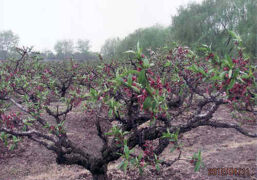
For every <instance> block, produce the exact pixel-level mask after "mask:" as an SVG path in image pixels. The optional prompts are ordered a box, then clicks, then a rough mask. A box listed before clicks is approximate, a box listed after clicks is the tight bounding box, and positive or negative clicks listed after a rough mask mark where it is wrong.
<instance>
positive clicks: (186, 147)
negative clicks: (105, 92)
mask: <svg viewBox="0 0 257 180" xmlns="http://www.w3.org/2000/svg"><path fill="white" fill-rule="evenodd" d="M70 116H71V118H68V119H71V121H67V122H66V125H67V126H71V130H70V131H69V136H70V137H71V138H72V139H73V140H75V141H76V142H82V143H80V144H79V145H80V146H82V147H84V148H86V149H88V150H89V151H93V152H95V155H97V151H96V150H97V149H99V148H100V146H101V141H100V140H99V139H98V138H97V136H96V135H95V127H94V123H93V122H92V119H93V118H90V117H89V118H84V117H83V115H81V114H79V113H77V112H73V113H71V114H70ZM213 120H215V121H225V122H236V121H237V123H238V122H239V121H242V120H238V119H236V120H232V119H231V115H230V110H229V109H228V108H226V107H221V108H220V109H219V110H218V112H217V113H215V116H214V118H213ZM243 127H245V128H247V129H249V131H251V132H255V133H256V131H257V123H256V121H255V122H252V121H251V122H249V123H246V124H245V125H243ZM180 142H181V143H182V144H183V153H182V156H181V158H182V159H186V158H188V157H191V156H192V155H193V153H194V152H197V151H198V150H199V149H201V150H202V158H203V163H204V167H203V168H201V170H200V172H197V173H195V172H194V168H193V166H192V165H191V164H190V163H189V161H185V160H180V161H177V162H175V163H174V164H173V165H172V166H171V167H165V166H162V167H161V171H160V172H157V171H156V170H154V168H152V167H148V168H147V169H146V170H145V172H144V174H143V176H139V174H138V173H137V171H133V170H130V171H128V172H127V174H126V175H125V174H124V173H123V172H122V171H120V170H118V169H117V168H116V167H117V165H118V164H119V162H120V160H118V161H117V162H114V163H111V164H110V165H109V167H108V169H109V171H108V176H109V178H110V179H118V180H121V179H147V180H148V179H167V180H173V179H174V180H180V179H181V180H186V179H197V180H201V179H203V180H207V179H224V180H225V179H257V139H254V138H249V137H246V136H244V135H242V134H240V133H238V132H236V131H235V130H233V129H214V128H211V127H200V128H197V129H194V130H192V131H191V132H188V133H186V134H184V135H183V137H182V138H181V139H180ZM170 148H171V145H170V146H169V147H168V148H167V149H166V150H165V151H164V152H163V153H162V155H161V156H160V159H165V160H168V161H172V160H173V159H174V158H176V157H177V155H178V151H174V152H173V153H170ZM230 167H232V168H245V169H247V168H248V171H249V173H250V176H249V175H246V176H235V175H232V176H230V175H227V176H222V175H216V176H209V175H208V169H210V168H230ZM91 177H92V176H91V175H90V173H89V171H87V170H85V169H83V168H81V167H79V166H75V165H74V166H65V165H57V164H56V162H55V155H54V154H53V153H51V152H50V151H48V150H46V149H45V148H44V147H42V146H40V145H38V144H36V143H34V142H31V141H28V140H26V139H25V140H23V142H22V143H20V144H19V147H18V149H16V150H14V151H13V152H10V151H8V150H7V149H6V148H5V147H4V146H3V144H2V143H0V180H76V179H81V180H82V179H91Z"/></svg>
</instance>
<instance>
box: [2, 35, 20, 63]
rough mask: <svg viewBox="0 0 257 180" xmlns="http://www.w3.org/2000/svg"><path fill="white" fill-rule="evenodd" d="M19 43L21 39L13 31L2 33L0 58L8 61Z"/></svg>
mask: <svg viewBox="0 0 257 180" xmlns="http://www.w3.org/2000/svg"><path fill="white" fill-rule="evenodd" d="M18 43H19V37H18V36H17V35H15V34H14V33H13V32H12V31H10V30H9V31H3V32H0V58H1V59H7V58H8V56H10V55H11V54H12V53H13V52H14V49H15V47H16V46H17V45H18Z"/></svg>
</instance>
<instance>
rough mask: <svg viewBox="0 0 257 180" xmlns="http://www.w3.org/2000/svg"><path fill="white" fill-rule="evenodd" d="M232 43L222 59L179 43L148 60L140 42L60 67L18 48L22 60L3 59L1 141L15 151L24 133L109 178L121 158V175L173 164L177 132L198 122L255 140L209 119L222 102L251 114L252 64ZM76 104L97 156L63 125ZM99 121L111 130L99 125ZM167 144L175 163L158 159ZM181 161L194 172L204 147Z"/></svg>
mask: <svg viewBox="0 0 257 180" xmlns="http://www.w3.org/2000/svg"><path fill="white" fill-rule="evenodd" d="M236 44H237V45H236V48H237V52H238V54H236V55H235V56H234V57H230V56H226V57H224V58H219V57H218V56H217V55H215V54H214V53H212V52H211V50H210V49H209V48H208V47H207V46H203V47H202V51H203V52H204V53H205V56H204V57H201V56H197V54H195V53H194V52H193V51H191V50H190V49H189V48H184V47H180V46H177V47H175V48H173V49H163V50H160V52H153V51H151V52H150V54H151V55H150V57H146V56H145V55H144V54H142V49H141V48H140V47H139V43H138V45H137V50H136V51H127V52H126V53H129V54H132V56H131V57H132V58H131V59H129V60H128V61H126V62H119V61H113V62H110V63H107V62H104V61H103V60H101V61H100V62H99V63H98V64H97V65H92V66H90V65H86V66H85V65H82V64H77V63H75V62H73V61H70V62H68V63H67V64H66V65H65V66H63V67H62V68H58V66H59V65H53V66H51V65H49V63H45V62H41V61H40V59H39V58H38V55H37V54H33V53H31V52H30V50H28V49H20V50H19V52H20V55H21V58H20V59H18V60H10V61H7V62H2V63H1V70H0V81H1V85H0V132H1V140H2V141H3V142H4V143H5V145H6V146H9V147H10V148H11V149H13V148H14V147H15V146H16V145H17V143H18V141H19V139H20V138H22V137H27V138H28V139H30V140H32V141H35V142H37V143H39V144H41V145H42V146H44V147H45V148H47V149H49V150H50V151H53V152H54V153H55V154H56V162H57V163H59V164H70V165H72V164H77V165H80V166H83V167H84V168H86V169H88V170H89V171H90V172H91V173H92V176H93V179H107V178H108V177H107V167H108V164H109V163H110V162H113V161H116V160H118V159H120V158H121V159H122V161H121V163H120V165H119V168H120V169H122V170H123V171H124V172H126V171H127V170H128V169H135V168H136V169H138V171H139V172H140V173H141V174H142V173H143V171H144V169H145V168H146V167H147V166H149V165H151V166H154V167H155V168H156V169H157V170H160V168H161V167H162V166H171V165H172V164H173V163H174V162H176V161H178V160H181V153H182V151H183V147H182V145H181V143H180V142H179V139H180V137H181V136H182V135H183V134H184V133H186V132H190V131H191V130H192V129H195V128H197V127H200V126H210V127H214V128H231V129H235V130H237V131H238V132H240V133H242V134H243V135H245V136H248V137H251V138H256V137H257V134H254V133H251V132H249V131H248V130H247V129H244V128H242V127H241V126H240V125H238V124H232V123H231V124H229V123H225V122H215V121H214V120H212V117H213V114H214V113H215V112H216V111H217V110H218V108H219V107H220V106H221V105H226V106H229V107H230V108H233V109H236V110H237V111H249V113H252V114H253V115H256V99H257V97H256V80H255V78H256V77H255V76H256V74H255V67H254V66H253V65H251V64H250V63H251V62H250V61H249V59H248V58H247V57H246V56H245V55H244V54H243V50H242V48H241V46H240V39H238V38H237V39H236ZM100 59H101V58H100ZM56 102H57V103H56ZM60 103H61V104H62V106H63V107H62V108H60ZM74 108H81V112H82V113H84V115H85V117H87V114H89V113H90V114H94V115H95V116H96V119H95V128H96V130H97V135H98V137H99V138H100V140H101V141H102V147H101V150H100V154H101V155H100V156H97V157H96V156H94V155H92V152H88V151H87V150H86V149H83V148H82V147H80V146H78V145H77V144H76V142H74V141H72V140H71V138H70V137H69V134H68V132H69V126H67V125H66V123H65V122H66V121H67V118H68V116H67V115H68V114H69V113H70V112H72V111H73V109H74ZM189 112H190V113H189ZM45 114H47V115H48V116H45ZM103 114H104V115H103ZM49 116H50V117H51V119H49V118H48V117H49ZM102 122H108V123H109V124H110V125H112V127H111V128H110V129H106V128H103V125H102ZM169 144H171V152H173V151H174V150H176V151H179V155H178V157H177V158H176V159H175V160H174V161H172V162H169V161H166V160H164V159H163V160H161V159H159V155H160V154H161V153H162V152H163V151H164V149H165V148H167V147H168V145H169ZM184 160H185V159H184ZM186 161H188V162H189V163H191V164H192V165H193V166H194V167H195V170H196V171H197V170H199V168H200V167H201V165H202V159H201V151H198V152H197V153H195V154H194V155H192V158H189V159H187V160H186Z"/></svg>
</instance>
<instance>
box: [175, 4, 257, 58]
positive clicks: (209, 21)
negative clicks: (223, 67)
mask: <svg viewBox="0 0 257 180" xmlns="http://www.w3.org/2000/svg"><path fill="white" fill-rule="evenodd" d="M256 4H257V1H256V0H226V1H223V0H205V1H203V2H202V3H201V4H196V3H192V4H189V5H188V6H187V7H181V8H180V9H179V11H178V15H176V16H173V17H172V25H171V32H172V35H173V38H174V39H175V40H177V41H180V42H182V43H183V44H185V45H188V46H195V45H198V44H200V43H201V44H202V43H203V44H208V45H211V47H212V49H213V50H215V51H217V52H219V53H220V54H221V55H224V53H225V52H227V50H228V49H229V48H230V47H228V46H227V45H228V42H229V40H230V39H228V38H227V33H228V31H230V30H232V31H235V32H237V33H239V35H240V36H241V37H242V39H243V41H244V42H246V44H245V45H246V46H247V49H248V52H249V54H250V55H251V56H255V57H256V56H257V54H256V38H257V33H256V31H257V30H256V29H257V20H256V17H257V12H256V8H257V6H256Z"/></svg>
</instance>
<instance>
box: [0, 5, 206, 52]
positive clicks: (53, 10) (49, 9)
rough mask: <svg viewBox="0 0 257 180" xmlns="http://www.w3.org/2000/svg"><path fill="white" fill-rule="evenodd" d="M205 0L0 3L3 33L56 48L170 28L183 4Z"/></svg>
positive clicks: (37, 46) (96, 45)
mask: <svg viewBox="0 0 257 180" xmlns="http://www.w3.org/2000/svg"><path fill="white" fill-rule="evenodd" d="M194 1H197V2H201V1H202V0H0V31H3V30H12V31H13V32H14V33H16V34H18V35H19V37H20V42H21V44H23V45H33V46H34V47H35V49H37V50H44V49H53V47H54V44H55V42H56V41H57V40H62V39H73V40H77V39H88V40H90V42H91V50H94V51H98V50H100V48H101V46H102V45H103V43H104V41H105V40H106V39H108V38H112V37H121V38H123V37H125V36H126V35H128V34H129V33H132V32H133V31H134V30H136V29H138V28H141V27H149V26H152V25H155V24H157V23H158V24H161V25H165V26H166V25H169V24H170V23H171V15H174V14H176V12H177V8H178V7H179V6H180V5H186V4H187V3H189V2H194Z"/></svg>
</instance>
